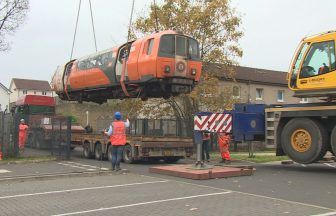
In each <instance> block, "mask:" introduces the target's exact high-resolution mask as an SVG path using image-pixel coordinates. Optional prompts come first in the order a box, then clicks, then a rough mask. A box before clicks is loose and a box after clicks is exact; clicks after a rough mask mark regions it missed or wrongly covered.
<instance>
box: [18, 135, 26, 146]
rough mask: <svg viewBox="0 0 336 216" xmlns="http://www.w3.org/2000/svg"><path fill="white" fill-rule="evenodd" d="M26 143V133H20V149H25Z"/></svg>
mask: <svg viewBox="0 0 336 216" xmlns="http://www.w3.org/2000/svg"><path fill="white" fill-rule="evenodd" d="M25 143H26V134H24V135H19V149H20V150H22V149H24V145H25Z"/></svg>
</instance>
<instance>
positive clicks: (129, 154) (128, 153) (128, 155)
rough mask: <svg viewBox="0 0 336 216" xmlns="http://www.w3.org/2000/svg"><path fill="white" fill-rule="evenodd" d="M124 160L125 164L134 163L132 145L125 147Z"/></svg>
mask: <svg viewBox="0 0 336 216" xmlns="http://www.w3.org/2000/svg"><path fill="white" fill-rule="evenodd" d="M122 158H123V160H124V163H128V164H131V163H134V157H133V151H132V147H131V146H130V145H125V147H124V151H123V157H122Z"/></svg>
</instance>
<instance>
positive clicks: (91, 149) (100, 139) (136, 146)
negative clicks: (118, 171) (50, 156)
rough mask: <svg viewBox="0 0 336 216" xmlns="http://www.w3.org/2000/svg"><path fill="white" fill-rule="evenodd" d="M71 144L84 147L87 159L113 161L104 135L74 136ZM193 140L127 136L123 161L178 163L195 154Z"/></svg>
mask: <svg viewBox="0 0 336 216" xmlns="http://www.w3.org/2000/svg"><path fill="white" fill-rule="evenodd" d="M71 142H74V143H77V144H81V145H82V146H83V156H84V157H85V158H95V159H97V160H102V159H108V160H110V161H111V159H112V151H111V150H112V148H111V143H110V141H109V139H108V137H106V136H105V135H104V134H102V133H82V134H79V133H77V134H72V135H71ZM193 147H194V144H193V140H192V139H191V138H187V137H177V136H176V137H165V136H148V135H147V136H140V135H127V143H126V145H125V148H124V151H123V161H124V162H125V163H133V162H135V161H139V160H161V159H163V160H164V161H165V162H176V161H178V160H179V159H182V158H185V157H190V156H192V154H193Z"/></svg>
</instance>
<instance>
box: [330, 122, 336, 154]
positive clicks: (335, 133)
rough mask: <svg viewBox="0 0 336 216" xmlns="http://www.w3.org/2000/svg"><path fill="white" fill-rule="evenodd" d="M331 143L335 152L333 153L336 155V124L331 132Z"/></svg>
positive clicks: (332, 150)
mask: <svg viewBox="0 0 336 216" xmlns="http://www.w3.org/2000/svg"><path fill="white" fill-rule="evenodd" d="M330 144H331V152H332V153H333V155H336V125H335V126H334V129H333V130H332V132H331V136H330Z"/></svg>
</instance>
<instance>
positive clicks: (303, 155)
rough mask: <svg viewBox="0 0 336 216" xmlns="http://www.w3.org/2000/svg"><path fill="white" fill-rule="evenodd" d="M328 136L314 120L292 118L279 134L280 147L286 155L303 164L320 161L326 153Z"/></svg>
mask: <svg viewBox="0 0 336 216" xmlns="http://www.w3.org/2000/svg"><path fill="white" fill-rule="evenodd" d="M327 144H328V134H327V132H326V130H325V128H324V127H323V126H322V125H321V124H320V123H319V122H318V121H316V120H312V119H308V118H294V119H292V120H290V121H289V122H288V123H287V124H286V125H285V127H284V128H283V131H282V133H281V145H282V149H283V150H284V152H285V153H286V155H287V156H288V157H289V158H291V159H292V160H293V161H295V162H298V163H303V164H308V163H313V162H315V161H317V160H319V159H321V158H322V157H323V156H324V155H325V154H326V152H327Z"/></svg>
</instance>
